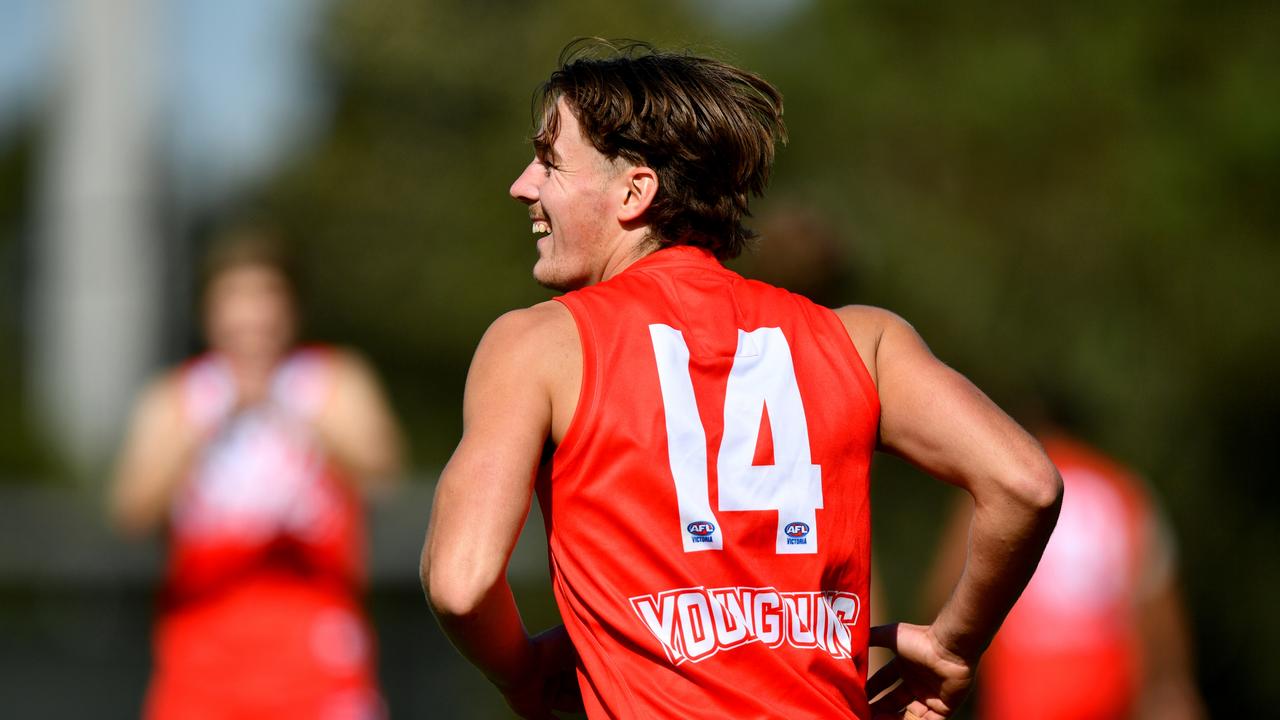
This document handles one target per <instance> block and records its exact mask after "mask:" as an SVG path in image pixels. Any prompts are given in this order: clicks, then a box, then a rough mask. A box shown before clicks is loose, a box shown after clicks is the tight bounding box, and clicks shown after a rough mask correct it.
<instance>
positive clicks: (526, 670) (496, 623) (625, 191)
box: [421, 43, 1061, 720]
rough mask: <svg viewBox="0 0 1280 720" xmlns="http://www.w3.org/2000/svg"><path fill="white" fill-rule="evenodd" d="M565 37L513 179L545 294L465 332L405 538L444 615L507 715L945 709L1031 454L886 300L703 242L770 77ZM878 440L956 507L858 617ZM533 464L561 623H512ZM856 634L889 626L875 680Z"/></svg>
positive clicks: (1001, 586)
mask: <svg viewBox="0 0 1280 720" xmlns="http://www.w3.org/2000/svg"><path fill="white" fill-rule="evenodd" d="M593 53H594V54H593ZM561 60H562V61H561V64H560V67H559V68H558V69H557V70H556V71H555V72H553V73H552V75H551V76H550V78H549V79H548V80H547V81H546V82H545V83H543V85H542V87H541V88H540V90H539V92H538V93H537V95H536V98H537V100H536V105H535V108H536V110H535V119H536V121H537V123H538V127H537V129H536V131H535V132H536V134H535V137H534V140H533V145H534V148H533V149H534V157H533V159H532V160H531V161H530V162H529V164H528V165H527V166H526V167H525V169H524V170H523V171H522V172H521V173H520V175H519V176H518V177H517V178H516V179H515V182H514V183H513V184H512V186H511V189H510V194H511V196H512V197H513V198H515V199H517V200H519V201H520V202H521V203H523V204H524V205H526V206H527V209H528V214H529V221H530V223H531V229H532V231H533V234H534V235H535V241H534V243H532V244H535V245H536V249H537V254H538V258H537V261H536V262H535V264H534V266H533V275H534V278H535V279H536V280H537V281H538V282H539V283H541V284H542V285H544V286H546V287H549V288H552V289H555V290H558V291H562V292H564V294H563V295H561V296H559V297H557V298H556V299H554V300H552V301H548V302H546V303H542V304H539V305H535V306H533V307H531V308H525V309H520V310H514V311H512V312H509V313H507V314H505V315H503V316H502V317H501V318H499V319H498V320H497V321H495V322H494V323H493V325H492V326H490V328H489V330H488V331H487V332H486V334H485V336H484V338H483V339H482V340H481V341H480V345H479V347H478V348H477V350H476V354H475V357H474V359H473V360H472V364H471V369H470V373H469V375H468V378H467V386H466V392H465V395H464V399H463V436H462V440H461V442H460V443H459V445H458V448H457V449H456V450H455V452H454V454H453V457H452V458H451V459H450V461H449V463H448V465H447V466H446V468H445V469H444V471H443V472H442V474H441V477H440V481H439V484H438V485H437V488H436V496H435V504H434V505H433V507H432V512H431V520H430V525H429V528H428V531H427V538H426V542H425V544H424V547H423V553H422V559H421V575H422V581H423V587H424V589H425V590H426V594H427V598H428V601H429V602H430V604H431V606H432V608H433V610H434V611H435V613H436V616H437V618H438V619H439V621H440V624H441V627H442V628H443V629H444V631H445V632H446V634H447V635H448V636H449V638H450V639H451V640H452V641H453V643H454V644H455V645H456V646H457V647H458V649H459V650H460V651H461V652H462V653H463V654H464V655H465V656H466V657H467V658H468V659H470V660H471V661H472V662H473V663H474V664H475V665H476V666H477V667H479V668H480V669H481V670H482V671H484V672H485V674H486V675H487V676H488V677H489V678H490V680H491V681H492V682H493V683H494V684H495V685H496V686H497V687H498V689H499V690H500V691H501V692H502V693H503V695H504V697H505V698H506V700H507V702H508V704H509V705H510V706H511V707H512V708H513V709H514V710H515V711H516V712H517V713H518V714H520V715H521V716H523V717H528V718H548V717H552V716H553V714H554V712H556V711H557V710H559V709H561V708H566V709H567V708H571V707H573V706H574V704H575V703H576V702H580V703H581V705H582V707H584V708H585V710H586V712H587V714H588V716H590V717H616V718H645V719H648V718H667V717H673V718H674V717H681V718H683V717H696V718H763V717H796V718H800V717H803V718H859V719H860V720H868V719H869V718H873V717H874V718H877V719H879V718H890V717H894V718H901V717H920V718H924V719H925V720H939V718H945V717H948V716H951V715H952V714H953V713H954V712H955V708H956V707H957V705H958V704H959V703H960V702H961V701H962V700H963V698H964V696H965V694H966V693H967V691H968V687H969V684H970V682H971V680H972V673H973V668H974V667H975V666H976V664H977V661H978V658H979V657H980V656H981V654H982V651H983V650H984V649H985V647H986V645H987V643H988V642H989V641H990V638H991V636H992V635H993V634H994V633H995V630H996V628H997V627H998V626H999V624H1000V621H1001V620H1003V618H1004V615H1005V613H1006V612H1007V611H1008V609H1009V607H1011V606H1012V605H1013V601H1014V600H1015V599H1016V598H1017V596H1018V593H1019V592H1021V590H1022V587H1023V585H1024V584H1025V583H1026V581H1027V579H1029V578H1030V576H1031V573H1032V571H1033V570H1034V568H1035V564H1036V562H1037V560H1038V559H1039V557H1040V553H1041V551H1042V549H1043V547H1044V543H1045V542H1046V541H1047V540H1048V538H1049V532H1050V530H1051V529H1052V527H1053V523H1054V519H1055V518H1056V516H1057V510H1058V501H1059V498H1060V493H1061V483H1060V481H1059V479H1058V476H1057V472H1056V471H1055V470H1054V468H1053V465H1052V464H1051V463H1050V462H1049V460H1048V459H1047V458H1046V457H1045V456H1044V453H1043V452H1042V451H1041V449H1040V446H1039V445H1038V444H1037V443H1036V442H1035V441H1034V440H1033V439H1032V438H1031V437H1030V436H1029V435H1027V434H1026V433H1025V432H1024V431H1023V430H1022V429H1021V428H1020V427H1018V426H1017V424H1015V423H1014V422H1013V421H1012V420H1010V419H1009V417H1008V416H1006V415H1005V414H1004V413H1003V412H1001V411H1000V409H999V408H997V407H996V406H995V405H994V404H993V403H992V402H991V401H990V400H989V399H987V397H986V396H984V395H983V394H982V393H981V392H980V391H978V389H977V388H975V387H974V386H973V385H972V384H971V383H969V382H968V381H967V380H965V379H964V378H963V377H961V376H960V375H959V374H958V373H956V372H955V371H953V370H951V369H950V368H948V367H947V366H946V365H944V364H943V363H941V362H940V361H938V360H937V359H936V358H935V357H934V356H933V355H932V354H931V353H930V352H929V350H928V348H927V347H926V346H925V344H924V342H923V341H922V340H921V339H920V337H919V335H917V334H916V333H915V331H914V330H913V329H912V328H911V326H910V325H908V324H907V323H906V322H904V321H903V320H902V319H901V318H899V317H898V316H896V315H894V314H892V313H890V312H887V311H884V310H881V309H878V308H871V307H865V306H848V307H843V308H840V309H838V310H831V309H828V308H825V307H822V306H820V305H817V304H815V303H814V302H812V301H810V300H809V299H807V298H804V297H802V296H800V295H796V294H793V293H790V292H787V291H785V290H782V289H780V288H776V287H773V286H771V285H767V284H765V283H762V282H756V281H752V280H747V279H745V278H743V277H741V276H740V275H738V274H737V273H734V272H732V271H730V270H729V269H727V268H725V267H724V266H723V265H722V264H721V261H723V260H727V259H729V258H732V257H734V256H736V255H738V254H739V253H740V252H741V250H742V249H743V247H744V245H745V244H746V243H747V241H748V240H749V239H750V238H751V237H752V235H753V233H751V232H750V231H749V230H747V229H746V228H745V227H744V226H743V225H742V221H743V219H744V218H745V217H746V215H747V214H748V201H749V200H750V198H751V197H752V196H758V195H760V194H762V193H763V191H764V188H765V186H766V184H767V181H768V176H769V172H770V168H771V165H772V162H773V158H774V148H775V142H777V141H778V140H779V139H781V138H782V137H783V136H784V130H783V126H782V117H781V116H782V98H781V95H780V94H779V93H778V91H777V89H776V88H774V87H773V86H772V85H770V84H769V83H768V82H767V81H765V80H764V79H763V78H761V77H759V76H757V75H755V74H753V73H750V72H748V71H745V70H742V69H740V68H736V67H733V66H732V65H729V64H727V63H723V62H720V61H718V60H714V59H710V58H705V57H698V56H694V55H690V54H681V53H665V52H660V51H656V50H654V49H653V48H651V47H649V46H647V45H644V44H640V43H628V44H626V45H624V46H622V47H618V46H614V45H610V44H607V43H603V44H602V43H595V44H571V45H570V46H569V47H568V48H566V53H565V54H564V55H562V58H561ZM877 448H880V449H884V450H887V451H889V452H893V453H897V454H899V455H901V456H904V457H906V458H909V459H910V460H912V461H913V462H915V463H917V464H918V465H920V466H921V467H923V468H925V469H926V470H928V471H930V472H931V473H933V474H934V475H935V476H936V477H938V478H940V479H942V480H945V481H947V482H951V483H954V484H956V485H958V486H959V487H961V488H964V489H965V490H966V491H968V492H969V493H971V494H972V496H973V497H974V498H975V501H976V503H977V505H978V507H979V508H980V512H979V513H978V514H977V515H976V516H975V518H974V521H973V525H972V528H973V530H972V538H971V542H970V554H969V559H970V562H969V563H968V564H967V566H966V569H965V573H964V577H963V578H962V579H961V581H960V582H959V583H958V584H957V586H956V591H955V593H954V594H953V596H952V598H951V600H950V601H949V602H948V603H947V605H946V607H944V608H943V609H942V610H941V611H940V612H939V613H938V615H937V616H936V617H935V618H934V620H933V622H931V623H930V624H929V625H911V624H907V623H898V624H893V625H887V626H880V627H877V628H875V629H872V628H870V626H869V623H868V615H869V613H868V608H867V605H868V595H869V582H870V581H869V575H870V564H871V563H870V560H871V557H870V554H871V543H870V500H869V492H868V490H869V477H868V472H869V467H870V462H871V455H872V452H873V451H874V450H875V449H877ZM535 492H536V494H537V497H538V501H539V503H540V504H541V506H542V512H543V517H544V519H545V522H546V529H547V538H548V544H549V554H550V565H551V579H552V585H553V589H554V592H555V597H556V601H557V604H558V606H559V609H560V615H561V617H562V619H563V620H564V625H563V626H558V627H556V628H553V629H551V630H548V631H546V632H544V633H541V634H539V635H537V636H535V637H532V638H531V637H529V635H528V634H527V632H526V630H525V627H524V623H523V619H522V617H521V615H520V612H519V609H518V608H517V606H516V604H515V602H514V599H513V597H512V593H511V588H510V585H509V584H508V583H507V580H506V574H507V573H506V571H507V564H508V562H509V559H510V556H511V551H512V548H513V546H514V544H515V541H516V538H517V536H518V534H519V532H520V529H521V527H522V526H523V524H524V522H525V519H526V517H527V515H528V511H529V507H530V503H531V500H532V497H533V495H534V494H535ZM869 645H877V646H883V647H888V648H889V649H890V650H893V651H894V652H895V653H896V655H895V657H894V658H893V659H892V660H890V661H889V663H888V664H887V665H886V666H885V667H884V668H882V669H881V670H880V671H879V672H878V673H877V674H876V675H875V676H873V677H872V678H871V679H867V677H866V673H867V654H868V647H869ZM899 681H900V682H899ZM881 693H883V697H879V698H878V699H875V701H874V703H872V702H869V699H871V698H876V696H877V695H880V694H881Z"/></svg>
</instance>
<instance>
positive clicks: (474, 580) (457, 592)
mask: <svg viewBox="0 0 1280 720" xmlns="http://www.w3.org/2000/svg"><path fill="white" fill-rule="evenodd" d="M418 575H419V579H420V580H421V581H422V590H423V593H424V594H425V595H426V597H427V603H428V604H429V605H430V606H431V610H432V612H434V613H435V614H436V617H438V618H440V619H441V620H448V619H454V618H467V617H473V616H475V615H477V614H478V613H479V612H480V609H481V606H482V605H483V604H484V602H485V600H486V599H487V598H488V597H489V595H490V593H491V592H492V591H493V589H494V588H495V587H496V586H497V585H498V583H499V580H500V578H501V576H500V575H499V574H496V573H486V572H481V571H479V570H478V569H477V568H475V566H474V565H472V566H470V567H468V566H467V565H466V564H463V563H459V562H457V561H451V560H450V559H447V558H440V557H433V556H432V553H430V552H429V551H426V552H423V554H422V560H421V563H420V564H419V567H418Z"/></svg>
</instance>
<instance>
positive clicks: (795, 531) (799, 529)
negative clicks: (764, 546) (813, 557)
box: [783, 522, 809, 538]
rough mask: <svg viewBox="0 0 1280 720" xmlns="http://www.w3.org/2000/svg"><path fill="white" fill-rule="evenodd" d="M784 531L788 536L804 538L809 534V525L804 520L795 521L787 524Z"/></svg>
mask: <svg viewBox="0 0 1280 720" xmlns="http://www.w3.org/2000/svg"><path fill="white" fill-rule="evenodd" d="M783 532H785V533H786V534H787V537H791V538H802V537H804V536H806V535H808V534H809V525H808V524H807V523H802V522H793V523H791V524H790V525H787V527H786V529H784V530H783Z"/></svg>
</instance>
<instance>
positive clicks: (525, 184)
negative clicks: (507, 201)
mask: <svg viewBox="0 0 1280 720" xmlns="http://www.w3.org/2000/svg"><path fill="white" fill-rule="evenodd" d="M538 168H539V165H538V160H537V158H534V159H533V160H532V161H531V162H530V163H529V164H528V165H526V166H525V168H524V172H522V173H520V177H518V178H516V181H515V182H513V183H511V189H510V190H508V191H507V192H508V193H510V194H511V197H513V198H515V199H516V200H519V201H520V202H522V203H524V204H526V205H532V204H534V203H536V202H538V183H537V179H538V173H539V169H538Z"/></svg>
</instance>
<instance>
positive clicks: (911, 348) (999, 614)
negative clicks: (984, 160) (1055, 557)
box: [840, 308, 1062, 718]
mask: <svg viewBox="0 0 1280 720" xmlns="http://www.w3.org/2000/svg"><path fill="white" fill-rule="evenodd" d="M840 316H841V318H842V319H843V320H844V321H845V323H846V327H848V328H849V329H850V335H851V337H854V342H855V344H856V345H858V346H859V351H860V352H862V353H863V357H864V358H865V357H867V352H866V351H864V350H863V348H867V347H872V348H874V350H873V351H872V352H873V355H872V357H873V360H872V362H871V363H869V365H870V366H871V368H870V369H871V370H872V373H873V377H875V379H876V384H877V390H878V392H879V394H880V406H881V416H880V445H881V447H882V448H883V449H885V450H887V451H889V452H892V453H894V454H896V455H899V456H901V457H903V458H905V459H907V460H908V461H910V462H912V463H913V464H915V465H916V466H918V467H920V468H921V469H923V470H924V471H926V472H928V473H929V474H930V475H933V476H934V477H936V478H939V479H941V480H944V481H946V482H948V483H951V484H953V485H955V486H957V487H960V488H962V489H964V490H965V491H967V492H968V493H969V494H970V495H971V496H972V497H973V502H974V516H973V521H972V523H971V524H970V527H969V538H968V552H967V556H966V561H965V567H964V571H963V573H962V574H961V576H960V580H959V582H958V583H957V584H956V587H955V589H954V590H953V591H952V593H951V597H950V598H949V599H948V600H947V602H946V603H945V604H944V605H943V607H942V609H941V610H940V611H939V613H938V615H937V617H936V618H935V619H934V621H933V623H932V624H930V625H929V626H928V627H927V628H918V627H916V626H907V625H900V626H892V629H884V630H881V631H879V632H877V633H875V642H877V643H884V644H888V645H889V646H890V647H891V649H894V650H895V651H897V652H898V653H899V659H900V660H901V659H904V657H905V660H906V662H905V663H899V664H897V665H896V667H895V672H901V674H902V676H903V678H904V679H905V680H907V681H908V682H906V683H904V684H903V686H902V687H901V688H900V689H898V690H895V691H894V694H895V696H894V697H893V698H891V699H890V700H889V702H888V704H889V705H893V704H896V703H897V702H898V701H900V700H902V701H904V702H902V706H906V707H908V709H910V710H911V711H912V712H914V713H915V714H916V715H918V716H920V717H926V718H942V717H946V716H947V715H948V714H950V712H952V711H954V703H956V702H958V701H959V700H960V699H961V698H963V696H964V694H965V693H967V691H968V686H969V684H970V683H971V682H972V674H973V669H974V668H975V667H976V665H977V661H978V658H979V656H980V655H981V654H982V652H983V650H985V649H986V647H987V645H988V644H989V643H990V642H991V638H992V636H994V635H995V632H996V630H997V629H998V628H999V627H1000V623H1001V622H1002V621H1003V620H1004V616H1005V615H1006V614H1007V613H1008V612H1009V609H1010V608H1011V607H1012V606H1013V603H1014V601H1015V600H1017V598H1018V595H1019V594H1020V593H1021V592H1022V589H1023V587H1024V586H1025V585H1026V583H1027V581H1028V580H1029V579H1030V578H1031V574H1032V572H1033V571H1034V570H1035V567H1036V563H1037V562H1039V559H1040V554H1041V553H1042V552H1043V550H1044V546H1045V543H1047V542H1048V540H1049V534H1050V533H1051V532H1052V530H1053V526H1054V523H1055V522H1056V519H1057V513H1058V508H1059V505H1060V502H1061V497H1062V480H1061V478H1059V477H1058V473H1057V470H1056V469H1055V468H1054V467H1053V464H1052V463H1050V462H1049V459H1048V458H1047V457H1046V456H1045V454H1044V451H1043V450H1042V449H1041V448H1040V445H1039V444H1038V443H1037V442H1036V441H1035V440H1034V439H1033V438H1032V437H1031V436H1030V435H1028V434H1027V433H1026V432H1025V431H1024V430H1023V429H1022V428H1021V427H1019V426H1018V425H1017V423H1015V422H1013V420H1011V419H1010V418H1009V417H1008V416H1007V415H1005V413H1004V412H1002V411H1001V410H1000V409H999V408H998V407H996V406H995V404H994V403H992V402H991V401H990V400H989V399H988V398H987V397H986V396H985V395H983V394H982V392H981V391H979V390H978V389H977V388H976V387H974V386H973V384H972V383H970V382H969V381H968V380H966V379H965V378H964V377H963V376H961V375H960V374H959V373H957V372H955V371H954V370H952V369H951V368H949V367H947V366H946V365H945V364H943V363H942V362H940V361H939V360H938V359H937V358H935V357H934V356H933V354H932V353H931V352H929V349H928V347H927V346H926V345H925V344H924V341H923V340H921V339H920V336H919V335H917V334H916V332H915V330H914V329H912V328H911V326H910V325H908V324H907V323H906V322H904V321H903V320H902V319H901V318H898V317H897V316H895V315H893V314H891V313H888V312H885V311H883V310H876V309H874V308H845V309H844V310H841V311H840ZM868 335H874V340H872V341H869V340H868V339H867V337H868ZM923 656H927V657H923ZM913 658H919V659H920V660H921V663H922V664H923V665H924V666H927V672H926V673H921V674H920V675H925V674H927V675H930V677H928V678H925V677H915V678H912V677H911V674H912V673H911V672H910V671H911V670H912V669H911V668H908V667H904V665H905V664H907V663H910V662H912V661H913ZM913 681H914V682H913ZM922 683H926V684H928V683H933V684H936V685H937V686H938V687H933V688H931V689H929V692H926V691H925V688H923V687H921V684H922ZM912 685H915V687H914V688H913V687H911V686H912ZM874 689H884V688H882V687H879V688H878V686H877V685H872V684H869V686H868V693H871V692H872V690H874ZM926 695H927V696H928V697H927V698H926V697H925V696H926ZM908 702H910V703H911V704H910V705H908ZM900 707H901V706H900ZM930 713H932V714H930Z"/></svg>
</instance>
